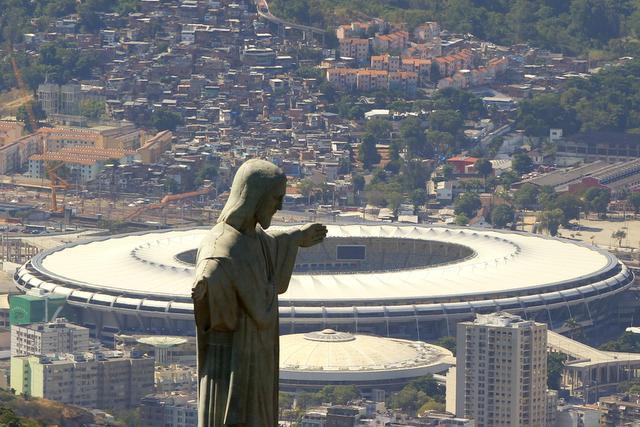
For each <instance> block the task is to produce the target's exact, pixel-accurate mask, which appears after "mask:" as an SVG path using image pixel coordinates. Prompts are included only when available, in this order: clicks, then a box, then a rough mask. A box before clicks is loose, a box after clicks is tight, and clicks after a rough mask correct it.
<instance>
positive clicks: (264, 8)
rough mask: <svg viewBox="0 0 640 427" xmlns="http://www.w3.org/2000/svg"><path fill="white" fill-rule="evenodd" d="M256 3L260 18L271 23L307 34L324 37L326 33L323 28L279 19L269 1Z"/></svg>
mask: <svg viewBox="0 0 640 427" xmlns="http://www.w3.org/2000/svg"><path fill="white" fill-rule="evenodd" d="M255 3H256V9H257V10H258V16H260V17H261V18H264V19H266V20H267V21H269V22H272V23H274V24H277V25H284V26H285V27H291V28H295V29H296V30H300V31H304V32H306V33H314V34H319V35H324V33H325V31H324V30H323V29H322V28H318V27H311V26H309V25H302V24H296V23H295V22H291V21H285V20H284V19H281V18H278V17H277V16H275V15H274V14H272V13H271V12H270V11H269V4H268V3H267V0H255Z"/></svg>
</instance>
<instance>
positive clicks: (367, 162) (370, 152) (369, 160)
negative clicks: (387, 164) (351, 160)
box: [358, 135, 380, 169]
mask: <svg viewBox="0 0 640 427" xmlns="http://www.w3.org/2000/svg"><path fill="white" fill-rule="evenodd" d="M358 160H360V161H361V162H362V164H363V166H364V168H365V169H371V167H372V166H373V165H375V164H377V163H378V162H380V154H378V150H376V140H375V138H374V137H372V136H371V135H365V136H364V137H363V139H362V142H361V143H360V147H359V148H358Z"/></svg>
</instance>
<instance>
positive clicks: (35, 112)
mask: <svg viewBox="0 0 640 427" xmlns="http://www.w3.org/2000/svg"><path fill="white" fill-rule="evenodd" d="M46 117H47V115H46V113H45V112H44V110H43V109H42V105H41V104H40V103H39V102H35V101H29V102H28V103H27V104H26V105H21V106H20V107H18V110H17V111H16V119H17V120H18V121H20V122H22V123H24V128H25V129H26V130H27V131H28V132H33V131H34V130H36V128H37V127H38V122H40V120H44V119H45V118H46Z"/></svg>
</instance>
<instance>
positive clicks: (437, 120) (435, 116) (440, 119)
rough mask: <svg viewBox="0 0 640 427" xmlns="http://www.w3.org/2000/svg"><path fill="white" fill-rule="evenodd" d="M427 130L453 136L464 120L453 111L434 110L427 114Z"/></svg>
mask: <svg viewBox="0 0 640 427" xmlns="http://www.w3.org/2000/svg"><path fill="white" fill-rule="evenodd" d="M428 123H429V129H431V130H436V131H440V132H447V133H450V134H451V135H455V134H456V133H457V132H459V131H460V130H461V129H462V125H463V124H464V120H463V118H462V115H461V114H460V113H459V112H457V111H455V110H436V111H433V112H432V113H431V114H429V119H428Z"/></svg>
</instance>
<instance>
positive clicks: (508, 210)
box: [491, 205, 515, 228]
mask: <svg viewBox="0 0 640 427" xmlns="http://www.w3.org/2000/svg"><path fill="white" fill-rule="evenodd" d="M514 215H515V212H514V211H513V208H512V207H511V206H509V205H499V206H496V207H495V208H493V210H492V211H491V224H492V225H493V226H494V227H496V228H504V227H506V225H507V224H509V223H512V222H513V218H514Z"/></svg>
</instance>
